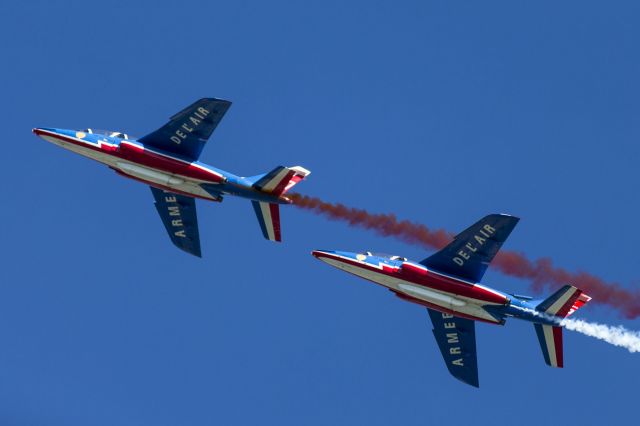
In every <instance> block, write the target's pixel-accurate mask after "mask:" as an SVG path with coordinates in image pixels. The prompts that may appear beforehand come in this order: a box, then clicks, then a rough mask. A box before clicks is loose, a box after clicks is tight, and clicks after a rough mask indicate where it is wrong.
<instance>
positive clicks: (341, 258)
mask: <svg viewBox="0 0 640 426" xmlns="http://www.w3.org/2000/svg"><path fill="white" fill-rule="evenodd" d="M311 254H312V255H313V256H314V257H315V258H316V259H319V260H322V261H323V262H327V263H331V264H334V263H335V262H336V261H337V262H343V263H344V262H349V261H354V260H359V259H358V256H361V255H358V253H351V252H349V251H335V250H314V251H312V252H311Z"/></svg>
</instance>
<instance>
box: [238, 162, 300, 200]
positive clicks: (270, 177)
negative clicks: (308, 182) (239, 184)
mask: <svg viewBox="0 0 640 426" xmlns="http://www.w3.org/2000/svg"><path fill="white" fill-rule="evenodd" d="M310 173H311V172H310V171H309V170H307V169H305V168H304V167H300V166H294V167H284V166H278V167H276V168H275V169H273V170H271V171H270V172H269V173H267V174H265V175H262V176H255V177H254V179H256V182H255V183H254V184H253V186H254V187H255V188H258V189H259V190H261V191H264V192H269V193H271V194H273V195H276V196H280V195H283V194H285V193H286V192H287V191H288V190H290V189H291V188H292V187H293V186H294V185H295V184H297V183H298V182H300V181H302V180H303V179H304V178H306V177H307V176H309V174H310ZM249 179H251V178H249Z"/></svg>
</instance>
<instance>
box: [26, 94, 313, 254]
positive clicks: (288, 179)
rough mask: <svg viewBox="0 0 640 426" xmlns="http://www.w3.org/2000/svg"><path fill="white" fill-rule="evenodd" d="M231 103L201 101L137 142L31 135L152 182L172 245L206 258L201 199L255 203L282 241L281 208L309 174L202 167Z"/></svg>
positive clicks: (271, 236)
mask: <svg viewBox="0 0 640 426" xmlns="http://www.w3.org/2000/svg"><path fill="white" fill-rule="evenodd" d="M230 106H231V102H229V101H226V100H222V99H215V98H203V99H200V100H198V101H196V102H194V103H193V104H191V105H189V106H188V107H186V108H184V109H183V110H182V111H180V112H178V113H176V114H175V115H173V116H172V117H171V118H170V119H169V122H168V123H166V124H165V125H164V126H162V127H160V128H159V129H158V130H156V131H154V132H151V133H149V134H148V135H146V136H143V137H141V138H139V139H135V138H132V137H129V136H128V135H127V134H125V133H121V132H112V131H96V130H92V129H85V130H68V129H55V128H35V129H33V133H35V134H36V135H38V136H40V137H41V138H43V139H45V140H46V141H49V142H52V143H54V144H56V145H58V146H61V147H63V148H66V149H68V150H70V151H73V152H76V153H78V154H81V155H83V156H85V157H89V158H91V159H93V160H96V161H98V162H100V163H103V164H106V165H107V166H108V167H110V168H111V169H113V170H115V172H116V173H118V174H119V175H121V176H124V177H127V178H131V179H134V180H137V181H140V182H143V183H145V184H147V185H149V186H150V188H151V192H152V194H153V197H154V198H155V206H156V209H157V210H158V213H159V214H160V218H161V219H162V223H163V224H164V226H165V228H166V230H167V232H168V233H169V237H170V238H171V241H172V242H173V243H174V244H175V245H176V246H177V247H179V248H180V249H182V250H184V251H186V252H188V253H191V254H193V255H196V256H199V257H200V256H201V250H200V237H199V233H198V220H197V215H196V205H195V198H200V199H203V200H209V201H217V202H221V201H222V199H223V197H224V196H225V195H235V196H238V197H243V198H246V199H249V200H251V203H252V204H253V209H254V210H255V213H256V215H257V217H258V221H259V223H260V228H261V229H262V234H263V235H264V237H265V238H267V239H268V240H271V241H281V233H280V209H279V205H280V204H289V203H291V200H290V199H289V198H287V197H286V196H285V194H286V192H287V191H288V190H290V189H291V188H292V187H293V186H294V185H295V184H297V183H298V182H300V181H301V180H303V179H304V178H305V177H307V176H308V175H309V173H310V172H309V171H308V170H306V169H304V168H303V167H300V166H295V167H283V166H279V167H276V168H275V169H273V170H272V171H270V172H269V173H265V174H261V175H257V176H251V177H240V176H236V175H234V174H232V173H229V172H226V171H224V170H221V169H217V168H215V167H212V166H208V165H206V164H203V163H201V162H199V161H198V158H199V157H200V153H201V152H202V149H203V148H204V145H205V144H206V142H207V140H208V139H209V137H210V136H211V134H212V133H213V131H214V130H215V128H216V127H217V126H218V123H220V120H222V117H224V114H225V113H226V112H227V110H228V109H229V107H230Z"/></svg>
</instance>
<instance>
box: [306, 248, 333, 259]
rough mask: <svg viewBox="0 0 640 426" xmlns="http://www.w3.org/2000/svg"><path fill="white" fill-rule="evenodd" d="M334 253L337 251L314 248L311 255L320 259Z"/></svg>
mask: <svg viewBox="0 0 640 426" xmlns="http://www.w3.org/2000/svg"><path fill="white" fill-rule="evenodd" d="M334 253H335V252H334V251H330V250H314V251H312V252H311V255H312V256H313V257H315V258H317V259H319V258H321V257H327V255H332V254H334Z"/></svg>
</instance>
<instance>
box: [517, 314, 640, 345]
mask: <svg viewBox="0 0 640 426" xmlns="http://www.w3.org/2000/svg"><path fill="white" fill-rule="evenodd" d="M520 309H521V310H523V311H525V312H528V313H530V314H533V315H535V316H537V317H540V318H544V319H546V320H548V321H551V322H554V323H556V324H557V325H558V326H560V327H564V328H566V329H567V330H571V331H577V332H578V333H582V334H584V335H585V336H589V337H595V338H596V339H600V340H603V341H605V342H607V343H609V344H612V345H614V346H618V347H621V348H625V349H627V350H628V351H629V352H631V353H633V352H640V332H638V331H633V330H627V329H626V328H624V327H623V326H621V325H617V326H610V325H605V324H598V323H595V322H588V321H585V320H580V319H571V318H560V317H556V316H553V315H549V314H546V313H544V312H540V311H536V310H534V309H528V308H520Z"/></svg>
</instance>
